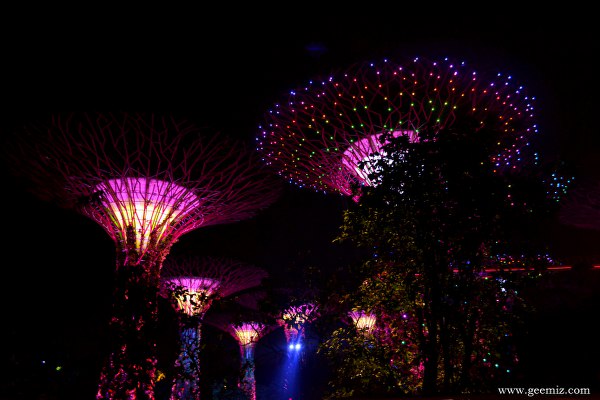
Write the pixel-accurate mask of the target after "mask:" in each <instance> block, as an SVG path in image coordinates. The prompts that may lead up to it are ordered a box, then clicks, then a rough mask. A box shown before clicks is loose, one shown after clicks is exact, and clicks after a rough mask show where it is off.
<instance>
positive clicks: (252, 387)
mask: <svg viewBox="0 0 600 400" xmlns="http://www.w3.org/2000/svg"><path fill="white" fill-rule="evenodd" d="M228 328H229V329H228V331H229V333H231V334H232V335H233V337H234V338H236V340H237V341H238V344H239V346H240V353H241V367H242V375H243V376H242V378H241V380H240V382H239V384H238V386H239V388H240V389H241V390H242V391H243V392H244V393H245V394H246V395H247V396H248V398H249V399H251V400H256V379H255V377H254V371H255V369H256V366H255V364H254V349H255V347H256V343H257V342H258V341H259V339H260V338H261V337H262V336H263V335H264V334H266V333H267V332H268V328H269V327H268V326H267V325H265V324H264V323H262V322H256V321H249V322H241V323H235V324H230V325H229V327H228Z"/></svg>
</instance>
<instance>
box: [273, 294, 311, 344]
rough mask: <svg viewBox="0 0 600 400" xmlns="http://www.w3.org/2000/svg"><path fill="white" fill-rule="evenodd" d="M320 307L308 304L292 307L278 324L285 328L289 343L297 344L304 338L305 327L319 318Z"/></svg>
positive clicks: (285, 312) (284, 313)
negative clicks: (300, 338)
mask: <svg viewBox="0 0 600 400" xmlns="http://www.w3.org/2000/svg"><path fill="white" fill-rule="evenodd" d="M318 310H319V306H318V305H315V304H312V303H307V304H302V305H300V306H290V307H288V308H287V309H286V310H285V311H284V312H283V314H282V315H281V319H279V320H278V321H277V322H278V323H279V325H281V326H283V329H284V333H285V338H286V340H287V342H288V343H291V342H295V341H296V340H297V339H298V338H299V337H302V336H304V325H305V324H307V323H310V322H312V321H314V320H315V319H316V318H317V317H318V316H319V313H318Z"/></svg>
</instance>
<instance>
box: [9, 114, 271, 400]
mask: <svg viewBox="0 0 600 400" xmlns="http://www.w3.org/2000/svg"><path fill="white" fill-rule="evenodd" d="M13 136H14V137H11V138H12V139H14V140H12V141H11V142H10V143H9V147H10V149H9V152H8V154H9V157H10V160H11V163H10V164H11V166H12V167H13V173H14V174H16V175H17V176H19V177H22V178H25V179H24V181H26V182H29V183H30V186H29V189H30V190H31V191H32V192H33V193H34V194H36V195H38V196H39V197H40V198H41V199H43V200H46V201H52V202H55V203H56V204H58V205H59V206H61V207H65V208H70V209H74V210H76V211H77V212H79V213H81V214H83V215H84V216H86V217H89V218H91V219H92V220H94V221H95V222H97V223H98V224H99V225H100V226H101V227H102V228H103V229H104V230H105V231H106V233H107V234H108V235H109V236H110V237H111V238H112V239H113V241H114V243H115V247H116V273H115V277H116V279H115V280H116V285H115V289H114V299H113V314H112V318H111V320H110V327H111V336H110V343H109V345H110V354H109V356H108V358H107V361H106V363H105V364H104V366H103V368H102V371H101V376H100V383H99V388H98V392H97V398H98V399H154V397H155V396H154V387H155V380H156V376H155V375H156V362H157V360H156V354H155V353H156V337H155V336H156V329H155V326H156V322H157V301H158V291H159V289H160V279H159V275H160V270H161V266H162V263H163V261H164V259H165V257H166V256H167V255H168V254H169V252H170V249H171V247H172V246H173V244H174V243H175V242H177V240H178V239H179V238H180V237H181V236H182V235H184V234H185V233H187V232H190V231H192V230H194V229H197V228H200V227H205V226H209V225H215V224H224V223H231V222H234V221H239V220H242V219H246V218H250V217H252V216H254V215H255V214H256V213H257V212H259V211H260V210H261V209H263V208H266V207H267V206H268V205H270V204H271V203H272V202H273V201H274V200H275V199H276V198H277V195H278V194H277V192H278V189H277V182H276V180H274V179H272V178H271V177H270V174H269V173H268V172H267V171H263V170H262V169H261V168H260V165H261V164H260V163H259V162H257V161H256V160H255V159H254V157H253V151H252V150H251V149H247V148H246V147H245V146H244V145H243V144H242V143H241V142H237V141H234V140H232V139H228V138H226V137H225V136H222V135H220V134H215V133H213V132H207V131H205V130H202V129H199V128H197V127H195V126H194V125H193V124H192V123H190V122H187V121H184V120H181V119H179V118H176V117H174V116H172V115H158V114H153V113H125V112H118V113H97V112H90V113H69V114H56V115H53V116H52V117H51V119H50V120H49V122H48V123H43V124H30V125H27V126H26V127H25V128H24V130H23V131H22V132H19V133H18V135H13ZM5 150H7V149H6V148H5Z"/></svg>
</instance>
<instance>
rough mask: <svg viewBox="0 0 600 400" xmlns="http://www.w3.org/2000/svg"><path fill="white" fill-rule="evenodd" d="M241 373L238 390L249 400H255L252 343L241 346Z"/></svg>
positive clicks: (254, 367)
mask: <svg viewBox="0 0 600 400" xmlns="http://www.w3.org/2000/svg"><path fill="white" fill-rule="evenodd" d="M241 361H242V373H243V377H242V379H241V380H240V383H239V388H240V389H242V391H243V392H244V393H246V395H247V396H248V399H250V400H256V378H255V376H254V371H255V369H256V366H255V364H254V343H251V344H247V345H245V346H242V360H241Z"/></svg>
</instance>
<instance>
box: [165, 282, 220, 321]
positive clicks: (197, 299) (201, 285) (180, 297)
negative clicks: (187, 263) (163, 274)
mask: <svg viewBox="0 0 600 400" xmlns="http://www.w3.org/2000/svg"><path fill="white" fill-rule="evenodd" d="M167 281H168V282H170V283H172V284H173V285H175V286H176V287H180V288H183V289H184V292H183V293H177V294H174V296H175V300H176V301H177V309H178V310H179V311H181V312H184V313H185V314H187V315H190V316H191V315H203V314H204V313H205V312H206V310H207V309H208V307H209V306H210V303H211V301H212V296H213V295H214V294H215V293H216V292H217V290H218V289H219V281H218V280H215V279H209V278H195V277H186V276H181V277H175V278H169V279H167Z"/></svg>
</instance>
